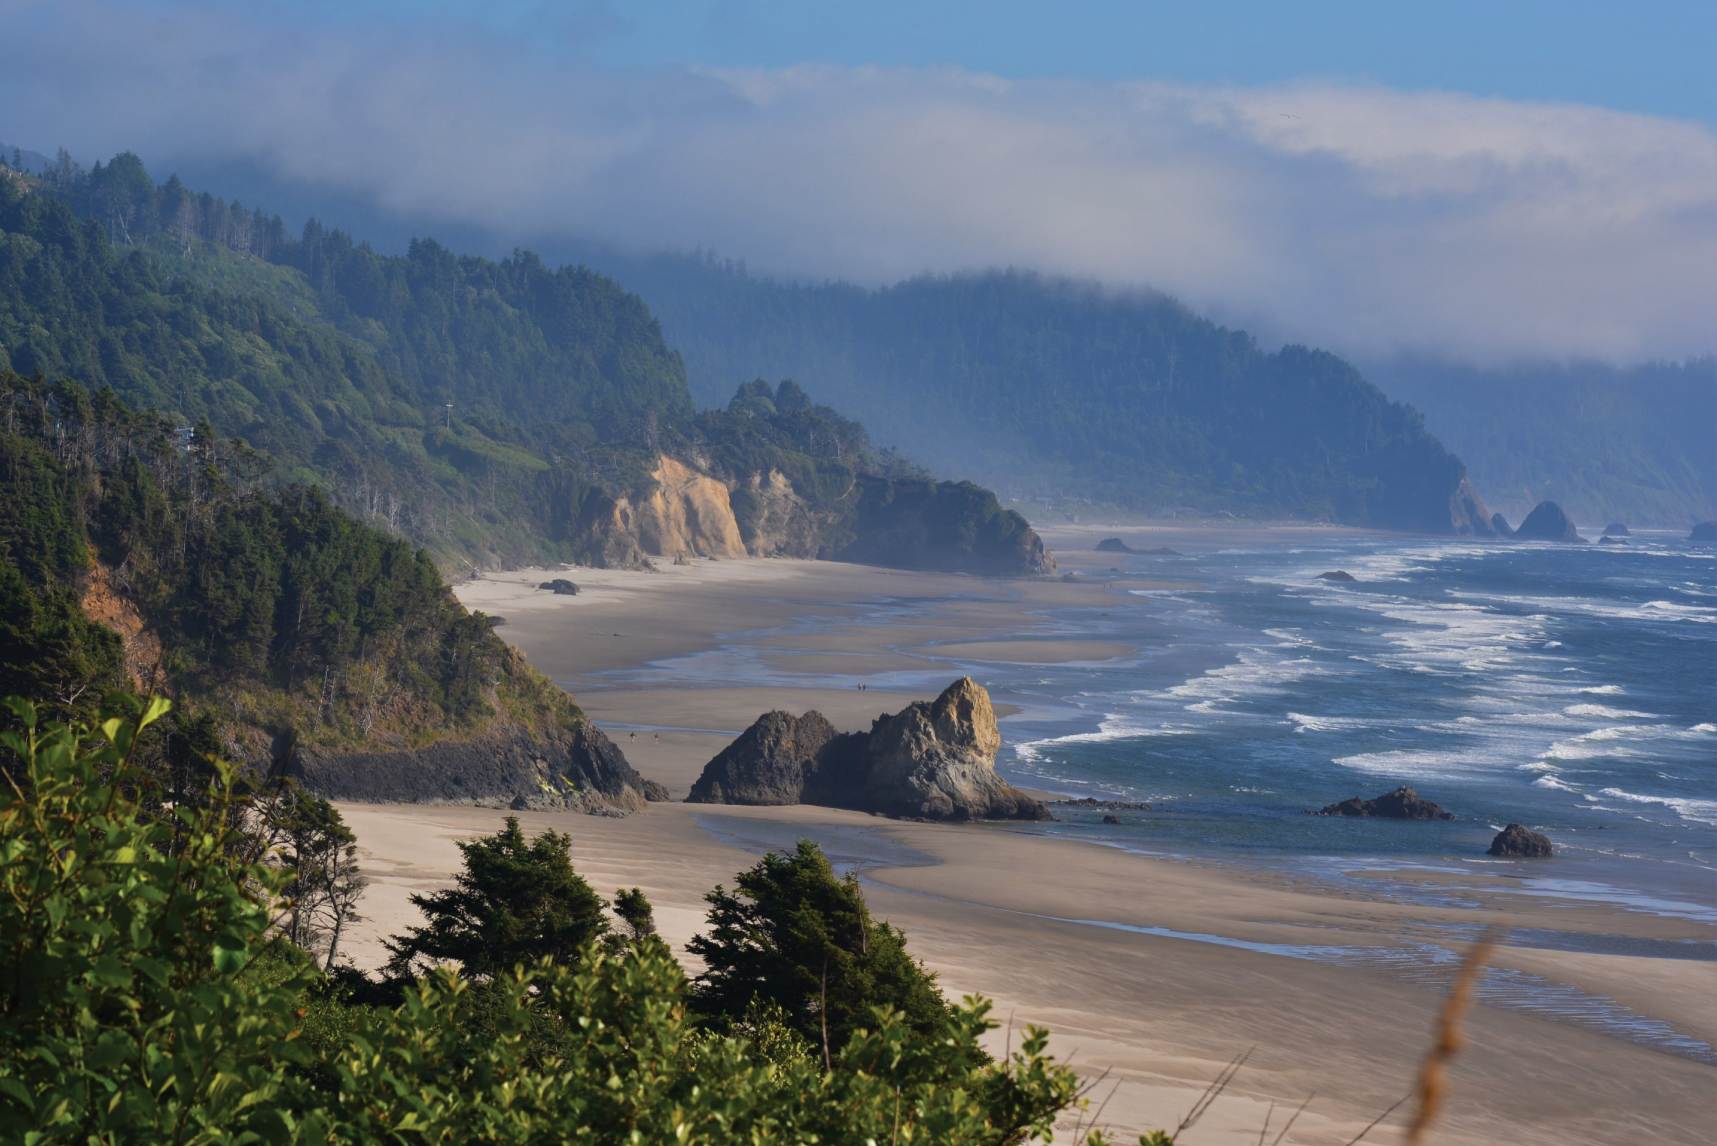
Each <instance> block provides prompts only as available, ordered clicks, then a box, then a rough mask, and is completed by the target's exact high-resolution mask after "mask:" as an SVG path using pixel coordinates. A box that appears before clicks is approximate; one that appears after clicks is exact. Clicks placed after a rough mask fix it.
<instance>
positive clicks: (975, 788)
mask: <svg viewBox="0 0 1717 1146" xmlns="http://www.w3.org/2000/svg"><path fill="white" fill-rule="evenodd" d="M1001 743H1002V738H1001V733H1000V732H999V731H997V729H996V714H995V711H994V710H993V709H992V708H991V707H990V694H989V693H988V692H985V691H984V689H983V687H982V686H980V685H978V684H976V683H975V682H974V681H973V680H972V679H971V678H970V677H962V678H960V679H959V680H957V681H955V682H954V683H953V684H951V685H949V686H948V688H947V689H946V690H945V691H944V692H943V693H942V695H941V696H939V697H937V698H936V699H935V700H933V701H928V702H926V701H918V702H916V703H914V704H910V705H908V706H907V707H906V708H905V709H904V710H903V711H901V712H897V713H894V714H892V715H890V714H887V713H885V714H883V715H882V716H879V717H877V719H876V720H875V722H874V723H872V725H871V728H870V731H869V732H852V733H845V734H842V733H837V732H836V731H835V730H834V727H833V726H832V725H830V724H829V722H828V721H827V720H826V719H824V717H823V716H822V714H821V713H817V712H807V713H805V714H804V715H803V716H794V715H793V714H792V713H789V712H767V713H764V714H763V715H762V716H760V717H759V718H758V719H757V721H756V723H754V724H753V725H752V726H751V727H750V728H748V729H746V730H745V732H744V733H742V734H741V735H740V737H739V739H738V740H735V741H734V742H733V743H732V744H730V745H728V747H727V748H726V749H724V750H723V751H722V752H721V753H720V754H719V755H717V756H716V757H715V759H713V760H711V761H710V762H709V763H708V764H707V765H705V766H704V770H703V774H702V775H701V776H699V777H698V781H697V783H696V784H694V785H692V791H691V794H690V795H689V796H688V797H686V799H687V802H689V803H693V804H821V805H824V806H826V807H833V808H852V809H855V810H857V811H862V812H881V813H884V814H886V815H890V816H904V817H911V818H914V819H926V820H1047V819H1049V818H1050V814H1049V809H1047V808H1046V807H1044V806H1043V804H1042V803H1040V802H1039V801H1037V800H1034V799H1032V798H1031V797H1030V796H1027V795H1026V794H1025V793H1024V792H1021V791H1020V790H1019V789H1017V788H1015V787H1014V786H1013V785H1011V784H1009V783H1008V782H1007V781H1005V780H1003V779H1002V778H1001V777H1000V776H998V775H996V763H995V761H996V750H997V749H998V748H1000V747H1001Z"/></svg>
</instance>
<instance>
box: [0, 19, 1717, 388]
mask: <svg viewBox="0 0 1717 1146" xmlns="http://www.w3.org/2000/svg"><path fill="white" fill-rule="evenodd" d="M0 20H3V21H4V24H5V27H7V28H8V29H9V30H10V34H9V35H8V37H7V42H8V45H9V48H8V52H7V68H6V69H5V70H4V72H0V99H3V105H0V106H3V107H4V112H3V113H0V114H3V115H4V120H3V121H0V131H4V132H5V133H6V134H7V135H10V136H12V137H14V138H16V139H18V140H19V141H21V142H25V143H31V144H35V145H37V146H42V145H46V146H49V147H51V146H54V145H57V144H59V143H62V142H63V143H65V144H66V145H68V146H71V147H73V148H74V150H81V151H82V152H83V153H84V154H86V155H91V154H94V153H98V152H101V151H104V150H105V151H107V152H112V151H117V150H119V149H122V148H127V147H129V148H132V149H135V150H137V151H139V152H140V153H142V154H144V155H145V156H148V157H157V156H159V157H169V158H171V157H178V158H189V157H200V158H202V159H204V160H208V159H245V160H249V161H253V162H256V163H259V164H262V165H263V166H265V167H267V168H271V169H274V170H277V171H279V172H281V173H282V174H284V175H290V176H292V177H294V178H296V179H299V180H302V181H305V182H309V183H313V184H319V185H322V186H326V187H328V188H329V189H331V190H337V191H340V192H342V193H346V194H358V195H363V196H368V197H373V198H374V200H375V201H377V202H378V203H380V204H382V205H383V206H385V207H387V208H390V209H392V210H395V211H399V212H402V213H406V214H410V215H413V216H418V217H423V218H426V219H431V220H440V221H450V222H455V221H456V222H461V223H468V224H477V225H480V226H484V227H487V228H489V229H491V230H493V231H495V232H496V233H497V234H499V235H500V236H501V237H504V238H507V239H517V240H529V239H532V238H535V237H540V236H545V235H551V234H556V233H561V234H569V235H579V236H584V237H592V238H600V239H605V240H608V241H610V242H617V243H622V244H626V245H630V246H635V247H640V248H660V247H678V248H690V247H694V246H706V247H715V248H717V249H719V250H721V251H723V252H725V253H731V254H736V255H742V256H744V257H745V258H746V259H747V260H748V262H749V264H750V265H751V266H752V267H753V268H754V269H759V270H765V271H773V272H778V273H784V274H801V275H810V276H815V277H823V276H839V277H847V278H853V279H856V280H859V281H863V282H870V283H877V282H883V281H888V280H892V279H896V278H899V277H902V276H905V275H909V274H913V273H916V272H919V271H924V270H938V271H949V270H959V269H967V268H978V267H985V266H993V265H1015V266H1029V267H1035V268H1039V269H1043V270H1047V271H1055V272H1064V273H1070V274H1075V275H1084V276H1092V277H1097V278H1101V279H1104V280H1106V281H1110V282H1114V283H1120V284H1130V283H1142V284H1149V285H1152V286H1155V287H1158V288H1161V289H1163V290H1167V291H1170V292H1172V293H1176V294H1179V295H1181V296H1182V297H1184V298H1186V299H1187V300H1188V301H1189V302H1192V303H1193V304H1194V305H1200V306H1219V307H1221V308H1223V309H1224V311H1225V312H1227V313H1240V314H1255V315H1261V316H1268V317H1269V319H1270V321H1271V322H1272V324H1273V325H1274V327H1275V329H1277V330H1279V331H1284V332H1288V333H1289V334H1291V335H1292V336H1293V337H1295V338H1297V339H1300V340H1304V341H1309V342H1313V343H1317V344H1321V345H1328V346H1333V347H1336V348H1339V349H1342V350H1344V351H1348V352H1353V353H1357V354H1363V355H1377V354H1383V353H1388V352H1390V351H1393V350H1399V349H1411V350H1420V351H1431V352H1438V353H1443V354H1451V355H1455V356H1461V357H1470V358H1475V359H1480V360H1489V359H1498V358H1507V357H1514V356H1523V355H1549V356H1553V357H1562V356H1568V355H1590V356H1598V357H1606V358H1613V359H1630V358H1638V357H1643V356H1681V355H1686V354H1693V353H1699V352H1703V351H1708V350H1710V349H1712V346H1713V340H1712V335H1711V330H1712V329H1713V323H1712V309H1713V307H1712V300H1713V299H1714V298H1717V136H1714V135H1713V133H1712V132H1711V131H1710V130H1709V129H1707V128H1705V127H1703V126H1700V125H1697V124H1692V123H1685V122H1677V121H1670V120H1665V119H1659V118H1653V117H1650V116H1643V115H1635V114H1625V113H1620V112H1614V111H1608V110H1604V109H1600V108H1592V107H1583V106H1573V105H1550V104H1527V103H1520V102H1511V101H1506V100H1498V99H1481V98H1476V97H1471V96H1466V95H1459V94H1451V93H1439V92H1429V93H1408V92H1401V91H1395V90H1390V89H1384V88H1375V87H1353V86H1339V85H1318V84H1313V85H1306V86H1298V87H1287V88H1270V89H1199V88H1189V87H1181V86H1173V85H1166V84H1154V83H1143V82H1140V83H1119V84H1096V83H1076V82H1064V81H1050V80H1042V81H1004V80H999V79H997V78H995V77H991V76H983V75H974V74H971V73H967V72H963V71H959V70H956V69H895V68H857V69H855V68H836V67H821V66H801V67H796V68H790V69H785V70H778V71H744V72H700V71H690V70H685V69H649V70H645V69H635V70H619V71H617V70H613V69H608V70H603V69H599V68H596V67H594V66H592V65H588V64H585V63H581V62H577V61H576V60H574V62H570V63H569V62H568V61H567V59H566V58H564V57H563V58H558V59H557V58H555V57H554V56H553V55H552V54H551V53H549V52H548V51H546V50H545V49H543V48H541V47H540V46H532V45H528V44H525V43H522V42H512V41H508V40H505V39H500V38H496V37H493V36H490V35H485V34H482V33H479V32H477V31H475V30H473V29H471V28H469V27H461V26H457V25H453V24H445V23H441V24H423V25H417V26H387V25H378V24H357V23H348V24H346V25H344V26H342V27H338V28H335V27H330V26H304V27H301V26H296V25H294V24H292V23H290V22H289V21H288V19H287V16H286V15H284V14H282V13H281V11H280V10H279V9H273V8H269V9H263V8H242V7H240V8H235V7H231V6H225V7H222V6H198V5H184V4H178V5H167V6H162V5H153V6H149V7H146V8H139V7H137V6H134V5H129V4H116V3H112V2H103V0H72V2H70V3H60V4H54V5H46V4H41V3H20V2H10V3H8V2H4V0H0Z"/></svg>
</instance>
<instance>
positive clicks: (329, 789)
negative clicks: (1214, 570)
mask: <svg viewBox="0 0 1717 1146" xmlns="http://www.w3.org/2000/svg"><path fill="white" fill-rule="evenodd" d="M286 772H287V775H289V776H291V777H293V778H294V779H296V780H297V781H298V782H299V783H300V784H302V785H303V786H304V787H305V788H306V789H308V790H309V791H310V792H312V793H314V794H315V795H318V796H320V797H322V798H323V799H326V800H353V801H358V802H363V803H376V804H472V805H477V806H479V807H490V808H518V809H523V808H545V809H546V808H553V809H563V810H570V811H579V812H591V813H594V814H597V815H623V814H625V813H627V812H634V811H637V810H638V809H640V808H642V807H643V806H644V804H645V803H646V801H650V800H666V799H667V798H668V791H667V789H666V788H664V787H662V786H661V785H660V784H658V783H656V782H655V781H653V780H646V779H644V778H643V777H642V776H640V775H638V773H637V771H636V770H635V769H634V768H633V767H632V766H631V764H629V763H627V761H626V757H625V755H624V754H623V753H622V752H621V751H620V749H619V747H618V746H617V745H615V744H614V742H613V741H611V740H609V739H608V737H607V736H605V735H604V734H603V733H602V731H601V730H600V729H598V728H597V727H596V726H595V725H594V724H591V723H590V722H589V721H583V722H581V723H579V724H578V726H577V727H575V728H551V729H546V730H536V731H534V732H533V731H532V730H527V729H524V728H521V727H519V726H517V725H508V726H504V727H498V728H494V729H492V730H491V731H490V732H488V733H486V734H484V735H482V736H478V737H474V738H472V739H470V740H439V741H436V742H435V743H434V744H430V745H426V746H425V747H422V748H413V749H400V750H397V751H374V752H343V751H337V750H333V749H326V748H312V747H305V748H299V749H298V750H297V751H296V752H294V753H293V755H292V758H291V760H290V761H289V762H288V764H287V768H286Z"/></svg>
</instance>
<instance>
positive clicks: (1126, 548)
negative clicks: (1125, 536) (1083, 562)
mask: <svg viewBox="0 0 1717 1146" xmlns="http://www.w3.org/2000/svg"><path fill="white" fill-rule="evenodd" d="M1097 552H1099V553H1137V552H1138V550H1137V549H1134V548H1133V547H1132V546H1131V545H1128V544H1127V543H1126V542H1125V541H1122V540H1121V539H1120V538H1119V537H1105V538H1104V539H1103V540H1101V541H1099V542H1098V543H1097Z"/></svg>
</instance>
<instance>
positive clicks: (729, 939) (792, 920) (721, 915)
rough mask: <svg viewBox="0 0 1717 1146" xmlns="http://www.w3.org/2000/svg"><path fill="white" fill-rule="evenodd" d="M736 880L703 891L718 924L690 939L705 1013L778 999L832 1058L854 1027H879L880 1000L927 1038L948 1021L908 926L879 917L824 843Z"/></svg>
mask: <svg viewBox="0 0 1717 1146" xmlns="http://www.w3.org/2000/svg"><path fill="white" fill-rule="evenodd" d="M736 884H737V886H736V887H735V889H734V890H733V891H728V890H726V889H725V888H722V887H717V888H716V889H715V890H714V891H712V892H710V893H709V895H707V896H705V897H704V898H705V899H706V901H707V902H708V903H709V905H710V910H709V924H710V931H709V933H708V934H707V935H700V936H697V937H696V938H694V939H693V940H692V941H691V943H689V944H688V945H687V950H689V951H690V952H691V953H692V954H694V955H697V956H699V957H700V958H702V959H703V961H704V966H705V971H704V974H703V975H702V976H700V977H699V978H698V979H697V980H696V983H695V986H694V999H695V1002H696V1005H697V1006H698V1007H699V1008H700V1009H701V1010H702V1011H703V1012H704V1013H706V1014H708V1015H710V1016H712V1017H714V1016H721V1017H725V1018H727V1019H728V1020H729V1021H734V1020H741V1019H743V1018H744V1017H745V1016H746V1014H747V1013H748V1012H749V1011H751V1010H752V1007H753V1003H754V1001H756V1000H762V1001H763V1002H765V1003H767V1004H773V1005H775V1006H778V1007H780V1008H781V1010H782V1011H783V1012H784V1013H785V1015H786V1017H787V1021H788V1022H789V1023H791V1024H792V1026H793V1027H794V1029H795V1030H797V1031H798V1032H799V1034H801V1035H802V1036H804V1037H805V1038H806V1039H808V1040H809V1041H810V1042H811V1043H812V1044H813V1045H815V1046H817V1047H819V1048H821V1050H822V1054H823V1058H824V1061H825V1062H828V1061H830V1060H831V1059H832V1055H833V1053H834V1052H836V1051H838V1050H839V1049H840V1048H841V1047H842V1046H844V1045H846V1043H847V1040H848V1039H849V1038H850V1037H851V1036H852V1034H853V1032H854V1031H856V1030H858V1029H860V1028H868V1029H874V1028H875V1026H876V1023H877V1018H876V1015H875V1013H874V1012H873V1010H872V1008H876V1007H888V1008H892V1009H893V1010H894V1011H896V1012H898V1013H899V1014H900V1015H901V1016H902V1018H903V1020H904V1021H905V1023H906V1025H907V1026H908V1027H909V1028H910V1029H911V1030H913V1031H914V1032H915V1033H916V1034H918V1035H919V1036H921V1037H933V1036H935V1035H936V1034H937V1033H939V1032H940V1031H941V1030H942V1028H943V1027H944V1025H945V1024H946V1023H947V1020H948V1013H949V1012H948V1004H947V1002H946V1001H945V1000H944V999H943V997H942V992H941V990H940V988H938V987H937V986H936V977H935V976H934V975H932V974H931V973H930V972H928V971H926V970H925V969H924V967H923V966H922V965H921V964H920V963H919V962H918V961H917V960H916V959H914V958H913V957H912V956H911V955H909V954H908V953H907V951H906V936H905V934H904V933H903V932H901V931H900V930H898V929H897V928H894V927H892V926H890V925H889V924H887V923H878V922H876V921H875V920H873V919H872V918H871V917H870V910H869V908H868V907H867V906H866V905H865V901H864V895H863V894H862V893H861V892H860V891H859V885H858V880H857V878H856V877H854V876H852V875H848V876H846V877H844V878H841V877H837V876H836V875H835V872H834V869H833V868H832V867H831V866H830V865H829V860H828V857H827V856H825V855H823V852H822V849H821V848H819V847H818V846H817V845H816V844H815V843H813V842H811V841H810V840H800V841H799V846H798V847H797V848H796V849H795V850H794V851H793V852H792V853H790V854H787V855H779V854H776V853H773V852H772V853H770V854H769V855H766V856H764V857H763V859H762V860H761V861H760V862H759V863H758V864H757V866H755V867H753V868H751V869H750V870H749V871H745V872H741V873H740V875H739V878H738V880H737V881H736Z"/></svg>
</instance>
